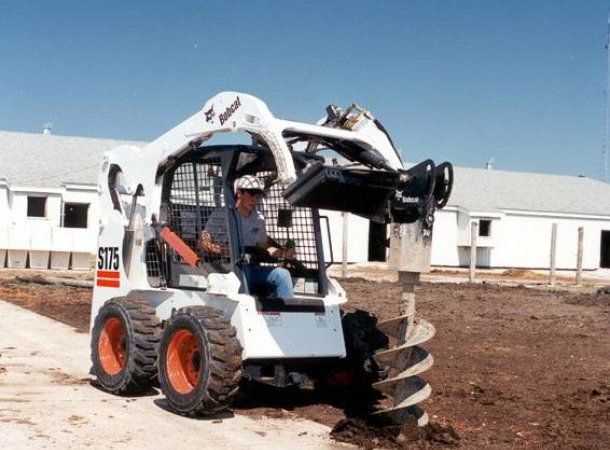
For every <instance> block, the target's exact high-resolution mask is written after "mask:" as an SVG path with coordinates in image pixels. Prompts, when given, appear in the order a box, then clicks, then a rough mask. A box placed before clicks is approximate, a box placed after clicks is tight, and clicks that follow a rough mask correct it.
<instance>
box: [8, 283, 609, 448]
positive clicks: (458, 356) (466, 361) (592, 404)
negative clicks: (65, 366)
mask: <svg viewBox="0 0 610 450" xmlns="http://www.w3.org/2000/svg"><path fill="white" fill-rule="evenodd" d="M76 276H77V277H78V278H86V277H87V275H86V274H85V275H76ZM342 285H343V286H344V287H345V288H346V290H347V292H348V294H349V299H350V302H349V305H348V307H347V309H355V308H360V309H365V310H368V311H370V312H373V313H374V314H376V315H377V316H378V317H379V318H380V319H383V318H389V317H392V316H394V315H395V314H396V310H397V299H398V298H399V296H400V286H399V285H398V284H397V283H390V282H383V283H376V282H371V281H365V280H362V279H346V280H343V281H342ZM416 294H417V300H418V304H417V306H418V311H419V314H420V315H422V316H423V317H425V318H426V319H428V320H429V321H431V322H432V323H433V324H434V325H435V326H436V328H437V335H436V336H435V337H434V339H432V340H431V341H430V342H429V343H427V344H426V347H427V348H428V349H429V350H430V352H431V353H432V354H433V356H434V359H435V365H434V366H433V367H432V369H431V370H430V371H429V372H426V373H425V374H424V378H426V380H427V381H428V382H429V383H430V385H431V386H432V389H433V393H432V396H431V398H430V399H429V400H427V401H426V402H425V403H424V404H423V407H424V408H425V409H426V411H428V413H429V414H430V417H431V420H432V422H433V423H434V424H436V425H438V426H441V427H452V429H453V430H455V432H456V433H457V435H458V436H459V446H460V447H463V448H487V447H494V448H513V447H523V448H540V447H557V448H600V449H601V448H610V426H609V423H610V334H609V331H610V295H597V294H591V293H587V294H584V293H575V292H567V291H562V290H545V289H530V288H525V287H499V286H497V285H493V284H482V285H480V284H479V285H468V284H433V283H424V284H422V285H421V286H419V287H418V289H417V291H416ZM90 295H91V291H90V290H89V289H84V288H68V287H55V286H42V285H35V284H26V283H21V282H17V281H15V280H14V273H11V272H10V271H0V298H1V299H3V300H8V301H11V302H13V303H16V304H18V305H21V306H24V307H26V308H28V309H31V310H33V311H36V312H38V313H40V314H43V315H46V316H49V317H52V318H54V319H57V320H59V321H61V322H64V323H67V324H69V325H72V326H74V327H75V328H77V329H78V330H81V331H84V332H86V331H87V330H88V323H89V302H90ZM235 409H236V411H237V412H238V413H242V414H247V415H249V416H252V417H261V416H267V417H287V416H300V417H305V418H308V419H311V420H314V421H317V422H320V423H324V424H326V425H329V426H333V425H335V424H336V423H337V422H339V421H340V420H341V419H344V418H345V417H346V416H352V415H353V414H354V401H353V399H350V401H349V402H347V403H346V402H345V400H342V399H340V398H331V397H329V396H328V395H322V394H318V393H316V392H315V391H313V390H311V389H303V390H300V391H290V392H286V391H280V392H264V393H260V392H258V393H253V392H252V391H248V390H244V393H243V394H241V395H240V397H239V399H238V401H237V403H236V405H235ZM356 409H357V408H356ZM435 440H436V439H429V440H427V441H425V442H423V443H422V442H421V441H420V442H419V443H415V444H405V445H406V446H407V447H417V446H422V445H423V446H430V445H431V446H437V445H439V446H442V445H448V444H450V443H455V441H456V439H449V440H446V441H444V440H443V439H441V443H438V442H435ZM379 442H383V441H379ZM443 442H444V443H443ZM369 444H370V443H369ZM363 445H367V444H366V443H364V444H363Z"/></svg>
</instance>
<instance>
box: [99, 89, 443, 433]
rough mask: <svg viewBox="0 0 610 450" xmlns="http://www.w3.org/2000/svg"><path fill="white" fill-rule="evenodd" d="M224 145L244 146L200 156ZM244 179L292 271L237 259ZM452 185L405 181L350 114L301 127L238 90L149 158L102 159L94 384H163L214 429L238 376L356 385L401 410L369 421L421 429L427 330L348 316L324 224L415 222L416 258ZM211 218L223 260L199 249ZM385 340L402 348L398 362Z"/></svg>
mask: <svg viewBox="0 0 610 450" xmlns="http://www.w3.org/2000/svg"><path fill="white" fill-rule="evenodd" d="M221 132H242V133H247V134H248V135H249V137H250V138H251V144H250V145H206V141H207V140H209V139H210V138H211V137H212V136H213V135H215V134H217V133H221ZM245 175H250V176H254V177H256V178H258V179H259V180H261V182H262V183H264V190H265V193H266V195H265V198H264V200H263V202H262V204H261V205H260V206H259V207H260V209H261V210H262V211H261V213H262V215H263V217H264V218H265V223H266V232H267V234H268V235H269V236H270V237H271V238H273V239H274V241H276V242H278V243H279V244H280V245H283V246H285V247H292V248H293V249H294V252H293V254H294V258H290V259H278V258H273V257H271V256H270V255H266V256H261V255H260V252H256V251H253V249H252V248H249V247H247V246H245V245H244V243H243V239H242V237H241V234H240V221H239V220H238V218H237V213H236V209H235V199H236V195H235V190H234V184H235V181H236V180H237V179H238V178H240V177H243V176H245ZM451 185H452V169H451V165H450V164H448V163H443V164H441V165H439V166H435V165H434V163H433V162H432V161H424V162H423V163H420V164H418V165H415V166H413V167H411V168H409V169H405V168H404V167H403V162H402V159H401V157H400V154H399V153H398V151H397V150H396V149H395V147H394V145H393V143H392V141H391V139H390V137H389V135H388V134H387V132H386V130H385V129H384V128H383V126H382V125H381V123H380V122H379V121H378V120H376V119H375V118H374V117H373V116H372V115H371V113H370V112H368V111H366V110H364V109H362V108H360V107H358V106H356V105H352V106H351V107H349V108H347V109H345V110H344V109H341V108H338V107H334V106H331V107H329V108H328V109H327V114H326V116H325V117H324V118H323V119H321V120H320V121H319V122H318V123H317V124H306V123H299V122H293V121H287V120H281V119H278V118H275V117H274V116H273V115H272V114H271V113H270V111H269V110H268V108H267V107H266V105H265V104H264V103H263V102H262V101H260V100H259V99H257V98H255V97H253V96H250V95H247V94H243V93H236V92H223V93H220V94H218V95H216V96H214V97H213V98H211V99H210V100H209V101H208V102H207V103H206V104H205V106H204V107H203V109H202V110H201V111H199V112H197V113H196V114H195V115H193V116H192V117H190V118H189V119H187V120H186V121H184V122H183V123H181V124H180V125H178V126H176V127H175V128H173V129H172V130H170V131H169V132H167V133H166V134H164V135H162V136H161V137H159V138H158V139H156V140H155V141H153V142H152V143H150V144H148V145H147V146H145V147H143V148H137V147H133V146H122V147H119V148H116V149H114V150H113V151H110V152H108V153H106V154H105V155H104V157H103V162H102V164H101V169H100V172H99V186H100V209H101V219H100V231H99V244H98V253H97V270H96V279H95V286H94V292H93V303H92V311H91V338H92V340H91V358H92V363H93V368H92V371H93V374H94V375H95V377H96V378H97V381H98V383H99V385H101V387H102V388H103V389H105V390H107V391H109V392H111V393H114V394H131V393H137V392H141V391H143V390H147V389H150V387H151V386H152V385H153V384H155V383H157V382H158V384H159V386H160V388H161V390H162V392H163V394H164V395H165V396H166V398H167V402H168V404H169V406H170V407H171V408H172V409H173V410H175V411H176V412H178V413H181V414H203V415H209V414H215V413H217V412H219V411H222V410H223V409H226V408H227V407H228V406H229V405H230V404H231V401H232V399H234V398H235V396H236V394H237V391H238V388H239V384H240V380H241V379H242V378H246V379H249V380H254V381H257V382H263V383H267V384H271V385H273V386H289V385H295V384H299V383H301V382H303V381H304V380H308V379H309V380H320V379H326V380H334V381H335V382H336V381H337V380H339V381H341V380H343V381H345V379H346V374H349V376H350V378H351V382H361V383H362V382H364V383H373V385H374V386H375V387H377V388H378V389H379V390H381V391H382V392H384V393H386V394H389V395H394V396H396V401H395V406H394V407H393V408H390V409H388V410H385V411H383V410H382V411H378V412H377V413H376V414H378V415H380V416H382V417H387V418H388V419H390V420H394V421H399V420H402V419H401V417H402V418H404V416H405V414H411V415H414V416H415V417H416V418H417V419H418V422H419V423H420V425H423V424H425V423H426V422H427V420H428V419H427V415H426V414H425V413H424V412H423V411H422V410H421V409H419V408H418V407H417V403H419V402H420V401H422V400H424V399H425V398H427V396H428V395H429V394H430V387H429V386H428V385H427V383H425V382H424V381H423V380H421V379H420V378H419V377H418V376H417V375H418V374H419V373H420V372H422V371H424V370H426V369H427V368H429V367H430V365H431V364H432V357H431V356H430V355H429V354H428V353H427V352H426V351H425V350H423V349H422V348H421V347H419V346H418V344H420V343H422V342H424V341H426V340H428V339H430V338H431V337H432V334H433V333H434V328H433V327H432V326H431V325H430V324H429V323H428V322H425V321H423V320H421V319H417V320H416V319H414V317H415V309H414V303H413V302H412V303H411V304H410V306H409V307H406V308H402V311H401V312H400V316H399V317H397V318H395V319H391V320H387V321H385V322H379V323H378V322H377V320H376V318H375V317H374V316H371V315H370V314H368V313H365V312H363V311H357V312H355V313H348V314H343V313H342V311H341V305H342V304H344V303H345V302H346V301H347V298H346V293H345V291H344V290H343V289H342V288H341V286H340V285H339V283H338V282H337V281H336V280H334V279H332V278H330V277H329V276H328V275H327V272H326V271H327V268H328V267H329V265H330V264H332V262H333V259H332V239H331V236H330V227H329V222H328V218H327V217H325V216H324V214H323V211H324V210H334V211H345V212H350V213H353V214H357V215H360V216H362V217H365V218H368V219H370V220H372V221H376V222H380V223H391V224H392V225H391V226H392V227H394V228H393V230H394V231H393V233H394V234H396V233H398V234H400V233H403V234H404V232H401V231H400V227H401V226H402V224H412V225H411V228H409V230H411V231H410V232H409V233H411V234H413V233H414V234H415V240H414V242H416V244H415V245H422V246H424V247H425V246H429V243H430V239H431V231H432V222H433V219H434V215H433V213H434V210H435V208H440V207H442V206H444V204H445V203H446V201H447V199H448V197H449V194H450V191H451ZM212 215H214V216H215V217H216V218H218V217H220V218H221V220H223V221H224V229H225V230H226V233H227V236H226V242H227V243H228V251H227V252H223V253H220V254H209V253H206V252H204V251H202V249H201V247H200V246H199V242H200V237H201V234H202V232H203V231H204V230H205V229H206V225H207V222H208V219H210V217H211V216H212ZM413 227H415V228H413ZM396 230H398V231H396ZM413 230H414V231H413ZM395 232H396V233H395ZM407 234H408V233H407ZM249 265H262V266H269V267H280V266H281V267H285V268H286V269H287V270H288V271H289V272H290V275H291V278H292V282H293V285H294V296H293V297H290V298H276V297H274V296H273V294H270V293H269V292H265V291H264V289H263V290H261V289H258V288H255V287H254V286H252V285H250V284H249V280H248V277H247V276H246V268H247V267H248V266H249ZM371 301H374V300H371ZM388 336H394V337H396V338H398V340H399V342H398V346H396V347H394V348H389V339H388ZM354 380H356V381H354Z"/></svg>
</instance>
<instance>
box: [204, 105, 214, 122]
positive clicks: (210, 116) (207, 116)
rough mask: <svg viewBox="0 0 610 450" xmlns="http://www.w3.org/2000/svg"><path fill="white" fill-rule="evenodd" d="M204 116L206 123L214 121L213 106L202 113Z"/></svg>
mask: <svg viewBox="0 0 610 450" xmlns="http://www.w3.org/2000/svg"><path fill="white" fill-rule="evenodd" d="M204 114H205V121H206V122H211V121H212V120H214V117H216V114H215V113H214V105H212V107H211V108H210V109H208V110H207V111H204Z"/></svg>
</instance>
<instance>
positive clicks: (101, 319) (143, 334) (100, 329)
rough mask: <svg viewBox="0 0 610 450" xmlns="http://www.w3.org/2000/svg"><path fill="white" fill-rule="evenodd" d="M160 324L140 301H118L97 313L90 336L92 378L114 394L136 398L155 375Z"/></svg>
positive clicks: (133, 299)
mask: <svg viewBox="0 0 610 450" xmlns="http://www.w3.org/2000/svg"><path fill="white" fill-rule="evenodd" d="M159 341H160V323H159V320H158V319H157V317H156V315H155V309H154V308H153V307H152V306H150V305H149V304H148V302H147V301H146V300H145V299H142V298H124V297H120V298H117V299H112V300H109V301H107V302H106V303H105V304H104V306H102V307H101V308H100V310H99V311H98V314H97V317H96V318H95V323H94V325H93V330H92V332H91V361H92V362H93V375H95V376H96V377H97V381H98V383H99V384H100V385H101V386H102V388H103V389H104V390H106V391H108V392H112V393H113V394H138V393H142V392H144V391H146V390H148V389H150V388H151V386H152V384H153V382H154V379H155V377H156V375H157V364H156V363H157V351H158V347H159Z"/></svg>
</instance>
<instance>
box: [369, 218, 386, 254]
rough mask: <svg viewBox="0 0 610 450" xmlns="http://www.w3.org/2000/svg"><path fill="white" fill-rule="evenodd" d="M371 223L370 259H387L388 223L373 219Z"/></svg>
mask: <svg viewBox="0 0 610 450" xmlns="http://www.w3.org/2000/svg"><path fill="white" fill-rule="evenodd" d="M369 223H370V225H369V261H385V260H386V244H385V242H386V239H387V235H386V230H387V225H386V224H385V223H377V222H373V221H370V222H369Z"/></svg>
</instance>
